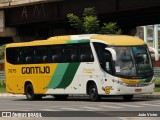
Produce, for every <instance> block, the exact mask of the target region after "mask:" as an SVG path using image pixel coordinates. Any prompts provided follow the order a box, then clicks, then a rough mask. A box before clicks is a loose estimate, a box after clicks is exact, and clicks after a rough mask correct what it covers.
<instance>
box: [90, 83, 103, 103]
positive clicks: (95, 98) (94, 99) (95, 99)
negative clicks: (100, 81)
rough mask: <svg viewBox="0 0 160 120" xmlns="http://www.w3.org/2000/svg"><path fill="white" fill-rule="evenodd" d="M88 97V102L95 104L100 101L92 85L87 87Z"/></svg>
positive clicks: (95, 87)
mask: <svg viewBox="0 0 160 120" xmlns="http://www.w3.org/2000/svg"><path fill="white" fill-rule="evenodd" d="M89 97H90V100H91V101H93V102H96V101H98V100H99V99H100V96H99V95H98V90H97V86H96V85H95V84H93V83H92V84H91V85H90V86H89Z"/></svg>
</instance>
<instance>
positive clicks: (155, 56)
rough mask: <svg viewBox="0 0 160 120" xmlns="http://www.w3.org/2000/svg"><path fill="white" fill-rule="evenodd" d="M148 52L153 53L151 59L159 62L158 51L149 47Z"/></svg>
mask: <svg viewBox="0 0 160 120" xmlns="http://www.w3.org/2000/svg"><path fill="white" fill-rule="evenodd" d="M149 51H150V52H153V53H154V54H151V57H153V58H154V59H155V61H158V60H159V54H158V51H157V50H156V49H155V48H153V47H149Z"/></svg>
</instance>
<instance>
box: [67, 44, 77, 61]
mask: <svg viewBox="0 0 160 120" xmlns="http://www.w3.org/2000/svg"><path fill="white" fill-rule="evenodd" d="M65 53H66V54H65V56H66V59H65V62H77V61H78V47H77V45H76V44H71V45H66V47H65Z"/></svg>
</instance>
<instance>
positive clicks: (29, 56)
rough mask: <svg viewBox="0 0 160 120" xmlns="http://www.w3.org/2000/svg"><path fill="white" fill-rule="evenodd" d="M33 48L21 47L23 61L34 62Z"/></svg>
mask: <svg viewBox="0 0 160 120" xmlns="http://www.w3.org/2000/svg"><path fill="white" fill-rule="evenodd" d="M34 53H35V51H34V49H33V47H26V48H23V63H24V64H33V63H34Z"/></svg>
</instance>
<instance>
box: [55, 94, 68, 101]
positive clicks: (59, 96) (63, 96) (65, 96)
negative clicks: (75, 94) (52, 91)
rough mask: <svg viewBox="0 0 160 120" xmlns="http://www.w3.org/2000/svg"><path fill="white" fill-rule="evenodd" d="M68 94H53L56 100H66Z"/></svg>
mask: <svg viewBox="0 0 160 120" xmlns="http://www.w3.org/2000/svg"><path fill="white" fill-rule="evenodd" d="M68 96H69V95H54V98H55V99H56V100H66V99H67V98H68Z"/></svg>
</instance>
